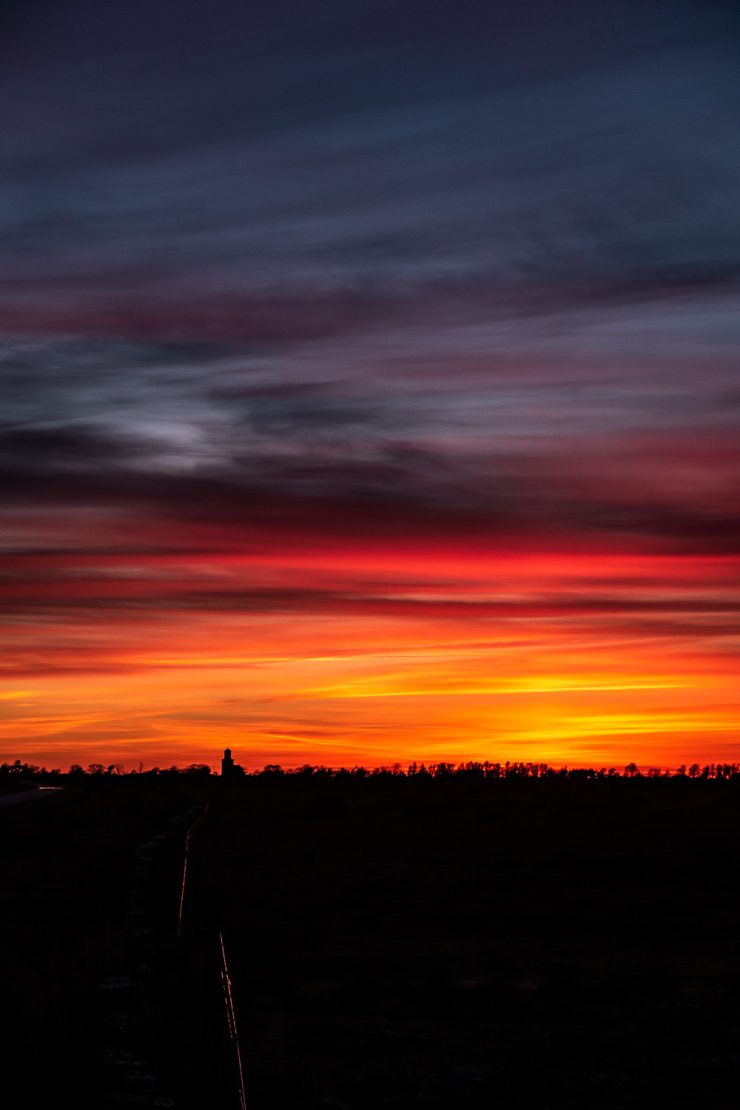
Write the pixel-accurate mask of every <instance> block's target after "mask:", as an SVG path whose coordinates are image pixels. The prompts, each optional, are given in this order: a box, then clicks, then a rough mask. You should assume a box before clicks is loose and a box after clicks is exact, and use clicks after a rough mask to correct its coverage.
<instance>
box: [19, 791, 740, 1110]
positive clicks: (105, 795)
mask: <svg viewBox="0 0 740 1110" xmlns="http://www.w3.org/2000/svg"><path fill="white" fill-rule="evenodd" d="M143 778H144V777H141V779H140V780H139V781H137V776H122V777H121V778H120V779H118V780H117V781H113V782H109V783H106V784H104V785H103V784H95V783H92V782H84V783H81V784H78V785H77V786H75V787H74V788H73V789H72V788H70V789H68V790H65V791H63V792H62V793H61V794H60V795H58V796H57V797H56V798H54V799H50V800H49V801H45V802H41V803H38V806H37V807H36V806H34V807H33V812H32V807H30V806H29V807H28V808H24V807H20V806H19V807H15V808H14V810H13V811H12V812H11V811H8V812H7V813H3V814H1V815H0V817H1V819H2V828H1V831H2V833H3V843H4V844H5V845H6V847H7V846H9V845H10V846H12V851H11V853H10V854H9V856H8V858H9V859H11V858H12V863H11V864H10V865H9V868H8V870H7V881H6V882H5V883H4V884H3V888H2V891H0V908H2V911H3V916H4V921H5V923H6V939H5V944H4V946H3V952H4V962H5V963H6V965H7V966H5V967H4V968H3V972H4V978H5V981H6V983H8V984H9V985H10V988H12V991H11V993H10V994H6V1005H10V1003H9V1002H8V998H9V997H13V998H14V999H15V1003H14V1006H15V1009H14V1011H13V1014H11V1015H10V1016H11V1018H13V1016H14V1028H15V1030H16V1032H17V1036H16V1038H15V1039H16V1044H15V1055H14V1059H13V1071H14V1072H15V1074H16V1076H17V1077H20V1078H21V1079H22V1080H23V1082H25V1083H27V1084H28V1083H30V1084H31V1085H32V1088H33V1089H34V1090H41V1091H42V1092H43V1091H44V1090H48V1091H49V1092H52V1091H54V1092H56V1093H59V1092H60V1091H65V1090H66V1091H67V1092H69V1091H73V1092H76V1099H77V1101H76V1105H77V1106H78V1107H83V1106H87V1105H93V1104H94V1105H96V1106H98V1107H108V1106H113V1105H122V1104H123V1103H122V1101H121V1100H122V1099H123V1100H124V1102H125V1099H126V1098H128V1100H129V1104H132V1103H131V1094H130V1092H131V1089H132V1088H131V1082H132V1081H131V1079H130V1077H129V1086H128V1087H125V1088H124V1092H128V1093H124V1094H123V1095H122V1094H121V1092H120V1091H118V1094H117V1093H116V1091H117V1088H116V1082H117V1080H115V1078H114V1071H115V1069H112V1065H111V1064H110V1061H109V1060H108V1062H107V1063H106V1062H105V1060H104V1057H105V1056H106V1052H107V1055H108V1057H110V1055H111V1053H110V1045H109V1042H108V1047H107V1048H106V1041H105V1037H104V1036H103V1037H102V1038H101V1032H100V1030H101V1008H100V1003H99V997H100V984H101V983H105V982H106V981H110V980H111V977H113V978H115V976H116V975H119V976H124V977H125V976H128V977H129V979H130V980H137V976H138V980H143V978H145V975H144V972H143V971H142V968H143V967H145V966H146V967H147V968H149V967H150V965H151V964H152V963H154V964H155V965H156V962H157V960H158V959H159V960H160V961H164V962H165V963H167V968H168V970H167V971H166V972H164V971H162V972H160V973H157V972H156V968H155V972H154V973H153V974H154V979H153V981H154V982H155V987H153V988H151V989H150V993H149V994H146V992H144V994H142V993H141V992H140V993H139V995H138V996H136V997H137V998H138V1002H137V1003H136V1005H134V1003H132V1002H129V1003H128V1013H129V1017H130V1016H131V1014H133V1016H134V1018H135V1019H137V1020H134V1021H133V1022H131V1023H130V1027H129V1029H128V1031H127V1036H128V1037H129V1042H130V1043H129V1044H128V1045H127V1046H125V1049H126V1052H128V1057H127V1058H129V1059H130V1060H133V1059H134V1058H135V1057H136V1056H137V1054H138V1055H139V1056H141V1055H142V1053H143V1055H144V1056H145V1057H146V1060H145V1063H146V1064H147V1067H146V1068H145V1069H144V1071H145V1072H146V1071H147V1070H148V1071H150V1072H151V1073H152V1074H153V1076H154V1079H151V1077H150V1079H149V1080H148V1082H149V1084H150V1085H149V1087H148V1088H146V1090H149V1091H150V1094H149V1095H147V1094H146V1091H145V1090H143V1093H142V1095H141V1098H140V1099H139V1102H138V1104H139V1105H155V1104H158V1105H162V1104H163V1102H162V1101H161V1097H162V1094H163V1092H165V1093H166V1096H167V1098H168V1099H170V1104H171V1105H174V1106H181V1107H185V1108H188V1110H189V1108H190V1107H196V1106H201V1107H202V1106H208V1107H209V1110H210V1108H211V1107H212V1108H214V1110H215V1108H218V1107H222V1106H223V1107H229V1106H235V1105H237V1103H236V1102H235V1095H234V1090H235V1083H234V1074H233V1071H232V1070H231V1063H232V1059H231V1056H230V1050H229V1045H228V1038H227V1036H226V1031H225V1019H224V1014H223V1007H222V1004H221V996H220V986H219V983H218V967H217V961H216V943H217V938H218V935H219V933H221V934H222V936H223V939H224V943H225V947H226V951H227V954H228V961H229V969H230V973H231V978H232V984H233V991H234V997H235V1002H236V1010H237V1016H238V1022H239V1036H240V1041H241V1048H242V1054H243V1058H244V1065H245V1079H246V1093H247V1104H248V1106H249V1108H250V1110H260V1108H265V1110H267V1108H269V1110H276V1108H277V1110H281V1108H285V1110H320V1108H323V1110H332V1108H334V1110H342V1108H348V1110H349V1108H351V1110H355V1108H357V1110H366V1108H367V1110H369V1108H370V1107H372V1108H374V1110H375V1108H378V1107H389V1108H390V1107H394V1108H399V1110H401V1108H403V1110H416V1108H422V1107H423V1108H427V1110H442V1108H444V1110H448V1108H450V1110H451V1108H453V1107H454V1108H456V1110H457V1108H460V1110H465V1108H470V1110H473V1108H476V1110H477V1108H482V1107H484V1106H485V1107H491V1106H495V1105H498V1106H502V1107H506V1108H507V1110H508V1108H515V1107H533V1108H535V1107H536V1108H537V1110H545V1108H547V1107H569V1108H570V1107H572V1108H576V1107H583V1108H584V1110H586V1108H588V1110H596V1108H617V1107H619V1108H627V1107H634V1106H643V1105H644V1106H655V1105H669V1106H671V1107H687V1108H688V1107H692V1110H695V1108H696V1107H702V1108H712V1107H717V1108H719V1107H723V1108H724V1107H726V1108H728V1110H729V1108H730V1107H733V1108H734V1107H736V1106H737V1094H738V1090H740V943H739V941H738V938H739V937H740V894H739V892H738V883H737V875H736V872H737V859H738V847H740V821H739V818H740V781H738V779H737V776H735V777H734V778H732V779H729V780H724V781H721V780H707V781H702V780H688V779H679V778H675V777H674V778H670V779H655V780H651V779H647V778H634V779H625V778H621V777H619V778H613V779H602V780H588V781H586V780H579V779H568V778H553V779H524V778H522V779H516V778H515V779H508V780H491V779H486V778H483V777H481V776H476V775H457V774H456V775H447V776H441V777H436V778H432V777H428V776H415V777H413V778H407V777H404V776H392V775H387V776H378V777H369V778H365V779H362V778H352V777H350V776H343V777H342V776H340V777H331V776H321V775H315V774H314V775H308V774H304V775H278V774H273V775H257V776H248V777H246V778H244V779H241V780H239V781H237V782H234V783H233V784H228V783H225V782H223V781H221V780H216V779H211V780H210V781H208V780H205V781H202V782H198V783H193V782H188V783H185V780H184V779H183V780H182V781H179V782H178V781H175V780H172V781H169V782H167V783H164V782H157V781H154V780H151V779H150V780H148V781H147V782H146V783H145V782H144V781H143ZM209 799H210V802H209V808H208V815H207V817H206V819H205V821H204V822H203V823H202V824H201V825H200V826H199V827H198V829H197V830H196V831H195V832H194V834H193V837H192V841H191V851H190V856H189V863H188V883H187V887H186V897H185V901H184V907H183V911H184V912H183V928H182V934H181V937H180V940H179V942H178V941H177V938H176V931H177V910H178V900H179V882H180V879H181V875H182V845H183V842H184V830H185V828H186V826H187V823H188V820H190V819H191V817H192V815H193V814H194V813H198V812H200V811H201V810H202V807H203V806H204V805H205V803H206V801H208V800H209ZM21 810H23V812H21ZM183 814H185V815H186V816H185V817H183ZM188 814H189V815H190V817H188ZM163 829H165V830H169V832H168V835H167V837H160V840H161V843H160V845H159V848H157V849H156V850H153V851H154V855H155V857H157V852H158V853H159V855H158V857H157V858H156V859H155V860H154V863H151V859H150V857H151V855H152V853H151V852H149V853H148V855H147V853H145V856H146V858H147V859H149V861H150V862H149V863H147V866H148V867H150V869H151V868H154V870H153V871H151V874H149V877H148V879H147V875H146V874H145V875H144V878H143V879H142V878H141V874H140V875H139V880H138V881H139V882H140V883H141V882H143V883H144V885H146V883H147V882H148V883H149V890H148V893H146V897H145V898H144V901H145V902H146V903H147V910H146V914H145V917H146V921H145V922H144V927H143V928H142V926H141V920H140V919H141V911H140V910H136V911H135V912H134V913H133V915H132V912H131V898H132V893H131V883H132V878H131V875H132V868H133V870H134V872H136V867H137V859H138V860H139V872H140V871H141V867H140V862H141V861H140V858H139V857H140V855H141V844H142V842H144V843H147V842H148V843H152V841H151V838H155V839H154V844H155V845H156V843H157V841H156V837H157V834H158V833H161V832H162V830H163ZM137 915H138V917H137ZM146 915H148V917H147V916H146ZM137 920H138V921H139V924H138V925H137V923H136V922H137ZM10 953H12V955H10ZM173 953H174V954H175V955H174V956H173ZM177 953H179V956H178V955H177ZM147 961H148V962H147ZM142 998H144V1002H143V1003H142ZM157 999H158V1001H157ZM91 1000H94V1001H91ZM153 1000H154V1001H153ZM60 1007H61V1011H63V1013H64V1015H65V1016H64V1017H63V1018H60ZM158 1007H159V1010H158ZM157 1010H158V1012H155V1011H157ZM142 1014H146V1015H148V1024H147V1021H144V1020H141V1018H142ZM7 1016H8V1015H6V1017H7ZM137 1021H138V1024H137ZM18 1031H20V1032H18ZM29 1038H30V1039H29ZM120 1054H124V1055H125V1053H124V1049H121V1050H120V1052H119V1055H120ZM137 1066H139V1074H141V1073H142V1069H141V1066H140V1065H137ZM6 1074H7V1072H6ZM116 1074H117V1073H116ZM101 1091H102V1094H101ZM158 1097H159V1098H160V1102H159V1103H156V1098H158ZM147 1098H149V1100H150V1101H149V1102H147ZM86 1099H87V1101H86ZM35 1104H38V1105H51V1104H52V1103H51V1101H46V1100H45V1099H44V1098H41V1099H40V1101H39V1102H38V1103H34V1102H33V1101H28V1102H20V1101H19V1102H18V1105H19V1106H20V1105H35ZM11 1105H13V1104H12V1103H11Z"/></svg>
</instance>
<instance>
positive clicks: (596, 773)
mask: <svg viewBox="0 0 740 1110" xmlns="http://www.w3.org/2000/svg"><path fill="white" fill-rule="evenodd" d="M234 770H235V772H236V774H235V777H236V778H248V779H271V778H273V779H274V778H283V777H290V778H294V779H304V780H305V779H316V780H318V779H336V780H347V779H355V780H356V779H383V780H385V779H419V778H430V779H446V778H455V779H460V780H465V779H555V780H566V781H579V782H582V781H589V780H602V779H615V778H625V779H642V778H647V779H666V778H686V779H702V780H707V779H734V778H737V777H738V776H740V763H704V764H700V763H691V764H689V765H687V764H685V763H682V764H681V765H680V766H679V767H676V768H673V769H671V768H667V767H651V766H648V767H643V768H641V767H640V766H638V764H637V763H628V764H626V766H624V767H622V768H617V767H600V768H595V767H567V766H563V767H551V766H550V765H549V764H547V763H529V762H516V761H515V762H510V761H508V760H507V761H506V762H504V763H499V762H491V761H489V760H484V761H482V762H477V761H472V760H469V761H467V762H463V763H447V762H439V763H417V762H412V763H409V764H408V765H406V766H403V765H402V764H400V763H392V764H390V765H389V766H381V767H363V766H354V767H327V766H323V765H318V766H315V765H312V764H303V765H302V766H300V767H294V768H285V767H283V766H282V765H281V764H279V763H268V764H266V765H265V766H264V767H263V768H262V769H261V770H253V771H248V770H245V769H244V768H243V767H241V766H239V765H236V766H235V768H234ZM212 774H213V772H212V771H211V768H210V766H209V765H208V764H207V763H189V764H187V765H186V766H184V767H180V766H176V765H174V764H173V765H171V766H169V767H166V768H160V767H151V768H149V769H147V770H144V769H143V768H142V767H141V766H139V768H138V769H136V770H129V771H126V770H125V769H124V765H123V764H122V763H108V764H105V763H89V764H88V765H87V767H83V766H82V765H81V764H79V763H72V764H71V765H70V767H69V769H68V770H67V771H66V772H65V771H62V770H61V769H60V768H57V767H55V768H52V769H51V770H49V769H47V768H46V767H39V766H37V765H36V764H34V763H26V762H23V761H21V760H20V759H16V760H14V761H13V762H12V763H1V764H0V790H3V789H5V790H8V789H20V788H23V787H24V786H28V787H32V786H38V785H58V786H61V785H64V783H65V782H75V781H79V780H82V779H94V780H100V779H104V778H105V779H110V778H118V777H126V778H130V777H131V776H141V777H142V778H147V779H152V778H161V779H179V778H186V779H189V780H192V779H193V778H197V779H204V778H209V777H210V776H211V775H212ZM214 777H219V776H215V775H214Z"/></svg>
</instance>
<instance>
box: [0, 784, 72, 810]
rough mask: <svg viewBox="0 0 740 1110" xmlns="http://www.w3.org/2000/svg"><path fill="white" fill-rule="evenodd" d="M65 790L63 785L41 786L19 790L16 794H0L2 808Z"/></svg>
mask: <svg viewBox="0 0 740 1110" xmlns="http://www.w3.org/2000/svg"><path fill="white" fill-rule="evenodd" d="M60 790H64V787H63V786H41V787H39V788H38V789H34V790H19V791H18V792H17V793H16V794H0V809H7V808H8V806H14V805H18V804H19V803H20V802H32V801H34V800H35V799H37V798H48V797H50V796H51V795H52V794H58V793H59V791H60Z"/></svg>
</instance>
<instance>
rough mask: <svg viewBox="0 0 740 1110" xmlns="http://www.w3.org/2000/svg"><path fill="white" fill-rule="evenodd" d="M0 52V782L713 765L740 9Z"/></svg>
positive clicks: (343, 21)
mask: <svg viewBox="0 0 740 1110" xmlns="http://www.w3.org/2000/svg"><path fill="white" fill-rule="evenodd" d="M0 42H2V47H0V59H1V62H2V64H1V65H0V114H1V115H2V134H3V143H2V149H1V153H0V162H1V167H0V178H1V179H2V181H3V183H4V184H3V187H2V192H3V202H2V205H1V206H0V225H1V233H2V244H3V247H2V253H1V256H0V257H1V261H0V265H1V266H2V279H1V281H0V333H1V335H0V340H1V341H0V363H1V368H0V459H2V476H3V477H2V484H1V485H0V512H1V514H2V532H1V535H0V544H1V546H0V645H1V646H0V760H3V759H4V760H13V759H16V758H20V759H22V760H24V761H30V762H34V763H38V764H44V765H47V766H49V767H52V766H56V767H62V768H63V769H66V767H67V766H68V765H69V764H70V763H71V762H78V763H81V764H83V765H87V764H88V763H90V762H94V761H95V762H98V761H99V762H103V763H106V764H107V763H112V762H119V761H120V762H122V763H124V765H125V766H126V767H127V768H134V767H137V766H138V765H139V764H140V763H141V764H143V766H145V767H150V766H153V765H159V766H168V765H170V764H172V763H177V764H180V765H184V764H186V763H190V762H207V763H211V764H213V763H214V762H215V761H217V760H218V759H219V758H220V755H221V750H222V749H223V747H224V746H225V745H226V744H227V743H228V744H229V745H230V746H231V747H232V749H233V751H234V756H235V758H236V759H237V761H238V762H240V763H242V764H243V765H244V766H246V767H250V768H251V767H261V766H263V765H264V764H266V763H282V764H283V765H285V766H287V767H291V766H299V765H301V764H304V763H314V764H327V765H333V766H339V765H353V764H358V763H361V764H365V765H367V766H372V765H378V764H387V763H391V762H394V761H399V762H401V763H403V764H405V763H407V762H408V761H410V760H413V759H416V760H432V761H439V760H451V761H454V762H458V761H461V760H468V759H477V760H481V759H491V760H502V761H503V760H506V759H510V760H527V761H529V760H536V761H538V762H541V761H545V762H548V763H551V764H553V765H556V766H557V765H561V764H567V765H569V766H576V765H579V764H581V765H596V766H609V765H615V766H620V767H621V766H623V765H624V764H625V763H628V762H630V761H633V760H634V761H635V762H637V763H638V764H644V765H651V764H652V765H661V766H670V767H674V766H676V765H678V764H679V763H682V762H693V761H694V760H698V761H700V762H704V761H706V762H709V761H718V760H719V761H728V762H731V761H738V760H740V683H739V682H738V676H739V670H740V668H739V666H738V648H739V647H740V573H739V570H740V364H739V360H738V353H739V351H740V297H739V294H740V203H739V201H740V140H739V138H738V136H739V131H738V119H739V118H740V81H739V80H738V73H740V51H739V50H738V46H739V45H740V9H739V8H738V6H737V5H736V4H733V3H721V2H716V3H715V2H712V0H702V2H701V3H688V2H687V3H683V2H680V0H671V2H666V3H663V2H659V0H645V2H634V3H627V2H620V3H614V2H610V0H602V2H600V3H596V4H595V3H593V2H579V0H569V2H568V3H563V2H556V0H552V2H545V0H541V2H535V0H525V2H523V3H519V4H514V3H503V2H500V0H481V2H476V0H456V2H455V3H452V2H439V3H436V2H434V0H370V2H368V3H360V2H358V3H348V2H347V0H341V2H339V0H336V2H329V0H311V2H308V0H303V2H287V0H269V2H267V0H265V2H263V3H245V2H237V0H211V2H210V3H208V4H205V3H195V2H194V0H148V2H147V3H142V2H140V0H106V2H105V3H100V2H99V0H89V2H81V0H66V2H64V3H59V2H58V0H55V2H52V0H27V2H25V3H18V4H12V5H7V6H4V7H3V12H2V26H1V27H0Z"/></svg>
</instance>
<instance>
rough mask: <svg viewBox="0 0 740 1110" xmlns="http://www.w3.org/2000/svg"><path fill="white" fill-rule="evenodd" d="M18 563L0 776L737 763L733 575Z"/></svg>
mask: <svg viewBox="0 0 740 1110" xmlns="http://www.w3.org/2000/svg"><path fill="white" fill-rule="evenodd" d="M57 558H58V557H57ZM37 563H38V566H37V568H36V569H35V577H34V580H33V581H32V582H31V583H30V584H29V587H28V588H29V591H30V590H31V589H32V590H33V594H34V598H35V606H36V611H34V613H33V614H32V615H30V616H29V615H28V614H27V612H25V611H24V608H23V587H24V583H23V582H20V583H19V584H18V588H17V589H16V591H15V593H14V601H15V603H16V607H15V609H14V610H13V612H14V614H15V616H9V617H6V619H5V621H4V622H3V628H2V632H3V637H4V640H5V642H6V644H12V653H8V654H6V657H5V661H4V663H3V664H2V673H3V677H2V681H1V683H0V744H1V750H2V752H3V753H4V755H3V758H7V759H14V758H21V759H23V760H25V761H29V762H34V763H38V764H43V765H46V766H61V767H62V768H64V767H66V766H67V765H69V763H71V762H78V763H82V764H83V765H86V764H87V763H91V762H103V763H112V762H122V763H123V764H124V765H125V766H126V767H127V768H132V767H136V766H138V765H139V763H143V765H144V766H146V767H149V766H154V765H159V766H169V765H171V764H173V763H175V764H178V765H185V764H187V763H190V762H206V763H209V764H214V763H215V762H216V761H217V759H218V758H219V757H220V753H221V750H222V749H223V748H224V747H225V746H226V745H227V744H228V745H229V746H230V747H231V748H232V749H233V751H234V754H235V758H236V759H237V761H238V762H240V763H242V765H244V766H245V767H247V768H250V769H252V768H258V767H261V766H263V765H265V764H266V763H282V764H283V765H284V766H286V767H293V766H299V765H301V764H304V763H312V764H323V765H329V766H341V765H345V766H346V765H350V766H351V765H355V764H363V765H366V766H377V765H382V764H388V763H392V762H396V761H398V762H401V763H407V762H410V761H412V760H425V761H439V760H445V761H452V762H459V761H464V760H469V759H472V760H484V759H490V760H501V761H504V760H507V759H508V760H525V761H537V762H548V763H551V764H553V765H561V764H567V765H569V766H578V765H581V766H583V765H598V766H611V765H614V766H622V765H624V764H625V763H628V762H631V761H635V762H637V763H638V764H644V765H659V766H674V765H678V764H679V763H682V762H693V761H694V760H697V759H698V760H700V761H728V762H730V761H735V760H737V759H738V757H739V756H740V743H739V742H738V739H737V721H738V718H739V710H740V693H738V689H737V664H736V658H735V655H734V651H733V649H734V647H736V644H737V629H736V628H734V627H733V623H732V610H733V602H732V599H733V598H734V599H735V601H736V599H737V597H738V588H737V582H738V578H737V564H736V563H735V562H734V561H733V560H731V559H726V558H717V557H715V558H708V557H678V556H673V555H665V556H663V555H641V554H635V555H626V554H623V555H609V554H598V553H597V554H593V553H585V554H584V553H574V554H567V553H565V554H564V553H559V552H550V553H543V554H539V555H532V554H527V553H524V554H518V553H516V552H508V553H503V554H500V555H496V554H492V553H490V552H485V551H481V552H475V551H473V552H466V553H463V554H461V553H454V554H453V553H452V552H449V551H444V550H440V549H436V550H435V551H433V552H430V553H424V552H419V551H417V552H415V553H414V552H413V551H394V550H392V549H390V548H387V549H383V550H380V551H376V552H373V553H372V555H371V556H370V555H367V554H366V553H364V552H363V551H361V550H357V549H356V550H354V551H352V550H351V549H349V550H338V551H332V550H331V549H328V550H324V551H323V552H320V551H317V552H316V553H313V552H306V551H305V550H304V551H303V552H299V551H294V552H288V553H286V552H281V553H279V554H276V555H274V556H272V557H271V558H265V556H264V554H263V553H261V552H260V554H259V555H251V556H240V555H238V554H237V553H235V552H226V553H219V555H218V556H217V557H207V556H205V555H204V556H199V557H195V556H193V555H192V554H188V555H183V556H181V557H178V556H173V555H167V556H159V555H158V556H155V557H147V556H138V557H136V558H133V557H130V558H126V557H125V556H111V557H102V556H96V557H92V556H90V557H84V558H79V559H76V560H75V563H74V569H73V571H72V572H70V570H69V567H68V564H67V563H66V562H65V563H64V573H57V570H58V568H57V567H55V565H54V559H53V558H51V557H45V556H42V555H39V556H38V557H37ZM204 598H205V599H206V600H205V601H203V599H204ZM75 605H77V606H78V607H79V608H78V609H77V610H75V609H74V606H75ZM44 606H45V607H44ZM735 608H736V605H735ZM728 614H729V615H728Z"/></svg>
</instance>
